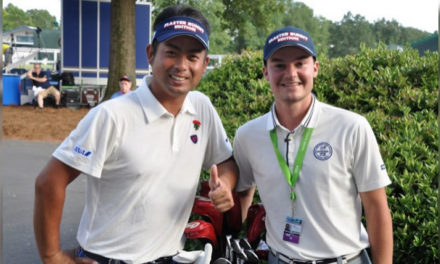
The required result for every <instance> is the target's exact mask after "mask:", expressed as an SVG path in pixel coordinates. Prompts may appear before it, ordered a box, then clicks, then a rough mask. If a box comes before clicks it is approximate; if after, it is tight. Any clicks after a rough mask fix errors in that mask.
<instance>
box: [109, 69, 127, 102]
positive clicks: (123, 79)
mask: <svg viewBox="0 0 440 264" xmlns="http://www.w3.org/2000/svg"><path fill="white" fill-rule="evenodd" d="M119 89H120V90H119V91H118V92H116V93H114V94H113V95H112V97H110V99H113V98H116V97H118V96H121V95H124V94H126V93H129V92H131V80H130V77H128V76H127V75H122V77H121V78H120V79H119Z"/></svg>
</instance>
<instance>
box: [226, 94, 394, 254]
mask: <svg viewBox="0 0 440 264" xmlns="http://www.w3.org/2000/svg"><path fill="white" fill-rule="evenodd" d="M272 112H273V113H275V111H274V110H272V111H271V112H269V113H267V114H265V115H263V116H261V117H259V118H256V119H254V120H252V121H249V122H248V123H246V124H245V125H243V126H241V127H240V128H239V129H238V130H237V133H236V135H235V139H234V157H235V160H236V162H237V164H238V166H239V169H240V179H239V182H238V185H237V187H236V189H237V191H244V190H247V189H249V188H250V187H252V186H254V185H255V184H256V186H257V188H258V192H259V195H260V198H261V200H262V202H263V204H264V207H265V209H266V230H267V234H266V239H267V243H268V245H269V246H270V247H271V248H272V249H273V250H275V251H278V252H281V253H283V254H285V255H287V256H290V257H292V258H295V259H299V260H317V259H324V258H333V257H338V256H341V255H347V254H352V253H355V252H358V251H360V250H361V249H363V248H366V247H368V236H367V233H366V231H365V228H364V227H363V225H362V224H361V214H362V207H361V200H360V196H359V192H366V191H370V190H375V189H378V188H381V187H384V186H386V185H388V184H389V183H390V180H389V178H388V175H387V172H386V170H385V165H384V163H383V160H382V158H381V155H380V152H379V147H378V144H377V141H376V138H375V136H374V133H373V131H372V129H371V127H370V125H369V124H368V121H367V120H366V119H365V118H364V117H362V116H361V115H358V114H356V113H353V112H349V111H347V110H344V109H341V108H336V107H333V106H330V105H327V104H324V103H321V102H319V101H318V100H317V99H314V101H313V104H312V106H311V107H310V109H309V111H308V113H307V115H306V116H305V117H304V119H303V121H302V123H301V124H300V125H299V126H298V128H296V129H295V131H294V133H289V131H288V130H287V129H286V128H283V127H281V126H280V124H279V122H278V120H277V118H276V116H275V115H273V114H272ZM305 126H306V127H312V128H314V130H313V134H312V137H311V140H310V143H309V146H308V148H307V151H306V154H305V159H304V163H303V167H302V170H301V173H300V176H299V179H298V181H297V182H296V185H295V188H294V192H295V194H296V200H295V202H292V201H291V200H290V187H289V184H288V183H287V181H286V178H285V176H284V174H283V173H282V171H281V169H280V165H279V163H278V160H277V157H276V155H275V152H274V149H273V145H272V143H271V140H270V137H269V131H270V130H272V129H273V128H274V127H276V132H277V136H278V149H279V151H280V152H281V154H282V155H283V157H284V159H285V160H286V161H287V160H288V164H289V167H290V170H292V166H293V162H294V159H295V157H296V153H297V152H298V147H299V145H300V142H301V137H302V135H303V131H304V127H305ZM286 138H287V140H285V139H286ZM287 146H288V147H287ZM287 157H288V158H287ZM292 209H293V210H292ZM292 211H293V217H295V218H301V219H302V220H303V225H302V228H303V229H302V232H301V237H300V240H299V243H298V244H295V243H292V242H286V241H284V240H283V231H284V228H285V226H286V217H287V216H292Z"/></svg>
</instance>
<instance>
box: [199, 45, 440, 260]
mask: <svg viewBox="0 0 440 264" xmlns="http://www.w3.org/2000/svg"><path fill="white" fill-rule="evenodd" d="M261 55H262V54H261V52H250V51H245V52H243V53H242V54H241V55H230V56H228V57H227V58H226V59H225V60H224V63H223V64H222V66H221V67H219V68H216V69H214V70H212V71H211V72H210V73H208V74H207V75H206V76H205V78H203V80H202V82H201V84H200V85H199V87H198V90H200V91H202V92H204V93H205V94H207V95H208V96H209V97H210V98H211V100H212V101H213V104H214V105H215V106H216V108H217V111H218V112H219V115H220V116H221V118H222V120H223V123H224V126H225V128H226V130H227V133H228V135H229V136H230V137H231V138H233V136H234V134H235V131H236V129H237V128H238V127H239V126H240V125H242V124H243V123H245V122H246V121H248V120H250V119H252V118H255V117H257V116H260V115H262V114H264V113H266V112H267V111H268V110H269V108H270V106H271V104H272V102H273V97H272V93H271V91H270V87H269V85H268V83H267V82H266V81H265V80H264V78H263V75H262V65H263V62H262V59H261V57H262V56H261ZM438 59H439V58H438V53H428V54H426V56H423V57H419V55H418V52H417V51H416V50H413V49H405V50H404V51H396V50H387V49H386V48H385V46H384V45H380V46H379V47H377V48H376V49H369V48H365V47H361V52H360V53H359V54H355V55H351V56H346V57H344V58H336V59H332V60H329V59H326V58H319V61H320V70H319V74H318V78H317V79H316V80H315V87H314V92H315V93H316V95H317V97H318V98H319V100H321V101H323V102H327V103H330V104H332V105H336V106H339V107H342V108H345V109H349V110H352V111H355V112H358V113H360V114H362V115H364V116H365V117H366V118H367V119H368V120H369V122H370V124H371V126H372V127H373V130H374V131H375V134H376V137H377V140H378V142H379V145H380V149H381V152H382V155H383V159H384V161H385V163H386V166H387V171H388V174H389V176H390V178H391V181H392V184H391V185H390V186H389V187H388V188H387V194H388V201H389V206H390V209H391V213H392V217H393V226H394V241H395V242H394V262H395V263H430V264H431V263H438V261H439V252H438V241H439V234H438V215H439V212H438V204H437V196H438V189H437V186H438V178H437V175H438V161H439V156H438V142H439V141H438V127H437V121H436V120H437V119H436V117H437V115H438V108H437V107H438V106H437V89H438V76H439V74H438Z"/></svg>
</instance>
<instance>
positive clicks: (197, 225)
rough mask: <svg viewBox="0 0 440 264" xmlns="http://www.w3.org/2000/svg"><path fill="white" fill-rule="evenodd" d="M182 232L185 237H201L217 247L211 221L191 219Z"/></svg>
mask: <svg viewBox="0 0 440 264" xmlns="http://www.w3.org/2000/svg"><path fill="white" fill-rule="evenodd" d="M184 233H185V236H186V238H187V239H201V240H202V241H207V242H209V243H211V244H212V245H213V246H214V247H217V237H216V235H215V230H214V227H213V226H212V224H211V223H208V222H206V221H203V220H194V221H191V222H189V223H188V224H187V225H186V227H185V231H184Z"/></svg>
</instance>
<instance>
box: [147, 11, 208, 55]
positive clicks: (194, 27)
mask: <svg viewBox="0 0 440 264" xmlns="http://www.w3.org/2000/svg"><path fill="white" fill-rule="evenodd" d="M181 35H185V36H190V37H194V38H196V39H198V40H199V41H200V42H201V43H202V44H203V46H205V48H206V49H209V36H208V32H207V31H206V29H205V27H204V26H203V25H202V24H201V23H200V22H199V21H197V20H195V19H193V18H190V17H183V16H176V17H170V18H167V19H165V20H164V21H162V22H161V23H160V24H159V25H157V26H156V27H155V28H154V35H153V41H154V40H157V41H158V42H162V41H165V40H168V39H170V38H173V37H176V36H181Z"/></svg>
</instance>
